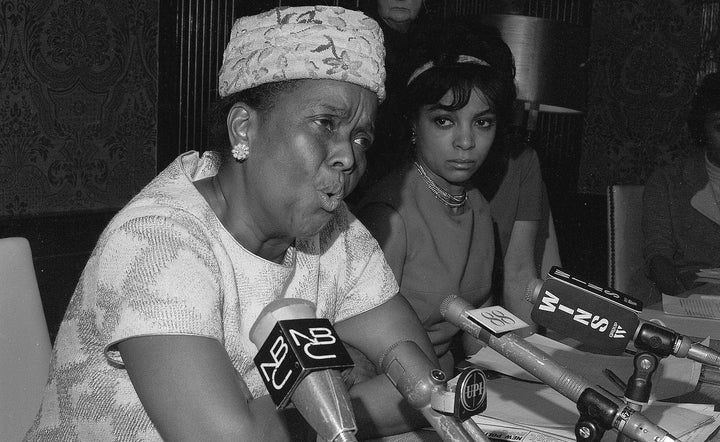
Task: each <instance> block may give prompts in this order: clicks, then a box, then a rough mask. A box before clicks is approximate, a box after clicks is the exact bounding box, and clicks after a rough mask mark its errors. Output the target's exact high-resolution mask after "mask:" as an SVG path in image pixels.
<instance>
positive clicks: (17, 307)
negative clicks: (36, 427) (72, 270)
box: [0, 238, 51, 442]
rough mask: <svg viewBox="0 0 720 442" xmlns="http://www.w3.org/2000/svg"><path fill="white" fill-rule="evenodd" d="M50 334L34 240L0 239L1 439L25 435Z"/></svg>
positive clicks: (44, 369) (35, 409) (43, 378)
mask: <svg viewBox="0 0 720 442" xmlns="http://www.w3.org/2000/svg"><path fill="white" fill-rule="evenodd" d="M50 351H51V344H50V336H49V334H48V329H47V323H46V322H45V313H44V312H43V308H42V301H41V299H40V291H39V290H38V285H37V280H36V277H35V268H34V266H33V261H32V254H31V252H30V244H29V243H28V241H27V239H25V238H2V239H0V440H2V441H8V442H15V441H21V440H22V439H23V436H24V435H25V432H26V431H27V430H28V428H30V425H31V424H32V422H33V419H34V418H35V415H36V414H37V412H38V410H39V408H40V400H41V396H42V391H43V388H44V387H45V383H46V382H47V376H48V367H49V363H50Z"/></svg>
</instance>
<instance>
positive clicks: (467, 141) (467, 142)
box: [455, 127, 475, 150]
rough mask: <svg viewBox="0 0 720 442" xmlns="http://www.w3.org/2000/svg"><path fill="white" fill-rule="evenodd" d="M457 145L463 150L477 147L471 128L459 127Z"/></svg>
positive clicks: (456, 135) (456, 138) (456, 136)
mask: <svg viewBox="0 0 720 442" xmlns="http://www.w3.org/2000/svg"><path fill="white" fill-rule="evenodd" d="M455 147H457V148H459V149H462V150H468V149H472V148H473V147H475V137H473V133H472V130H471V129H470V128H465V127H458V130H457V133H456V134H455Z"/></svg>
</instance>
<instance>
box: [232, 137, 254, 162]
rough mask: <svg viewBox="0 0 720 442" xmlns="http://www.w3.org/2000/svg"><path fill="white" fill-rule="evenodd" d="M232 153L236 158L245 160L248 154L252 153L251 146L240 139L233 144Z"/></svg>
mask: <svg viewBox="0 0 720 442" xmlns="http://www.w3.org/2000/svg"><path fill="white" fill-rule="evenodd" d="M231 153H232V156H233V158H235V159H236V160H238V161H240V162H242V161H245V160H247V157H248V155H250V146H248V145H247V143H243V142H242V141H240V142H238V143H237V144H235V145H234V146H233V148H232V151H231Z"/></svg>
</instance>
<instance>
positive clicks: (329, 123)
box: [315, 118, 335, 132]
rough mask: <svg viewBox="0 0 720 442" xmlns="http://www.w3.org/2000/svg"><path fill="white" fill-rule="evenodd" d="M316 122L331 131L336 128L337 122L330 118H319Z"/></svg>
mask: <svg viewBox="0 0 720 442" xmlns="http://www.w3.org/2000/svg"><path fill="white" fill-rule="evenodd" d="M315 123H316V124H317V125H318V126H320V127H322V128H323V129H326V130H328V131H331V132H332V131H333V130H334V129H335V122H334V121H333V120H332V119H330V118H318V119H316V120H315Z"/></svg>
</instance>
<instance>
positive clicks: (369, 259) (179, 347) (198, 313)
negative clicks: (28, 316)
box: [3, 6, 438, 442]
mask: <svg viewBox="0 0 720 442" xmlns="http://www.w3.org/2000/svg"><path fill="white" fill-rule="evenodd" d="M383 54H384V47H383V41H382V33H381V31H380V29H379V26H378V24H377V23H376V22H375V21H373V20H371V19H369V18H368V17H366V16H365V15H363V14H362V13H360V12H358V11H351V10H347V9H343V8H334V7H324V6H311V7H295V8H277V9H274V10H271V11H268V12H266V13H262V14H259V15H255V16H249V17H243V18H240V19H238V20H237V21H236V22H235V24H234V26H233V30H232V34H231V38H230V41H229V43H228V45H227V48H226V50H225V54H224V58H223V65H222V68H221V70H220V73H219V93H220V96H221V100H220V102H219V105H218V108H217V112H218V113H217V114H216V119H215V122H216V124H217V125H218V127H220V128H221V130H219V131H217V133H219V138H217V139H216V140H215V144H214V145H213V146H211V148H212V150H208V151H206V152H204V153H202V154H199V153H198V152H194V151H193V152H187V153H184V154H182V155H180V156H179V157H178V158H177V159H176V160H175V161H174V162H173V163H172V164H171V165H170V166H169V167H168V168H166V169H165V170H164V171H162V172H161V173H160V174H159V175H158V176H157V177H156V178H155V179H154V180H153V181H152V182H151V183H150V184H148V185H147V186H146V187H145V188H144V189H143V190H142V191H141V192H140V193H139V194H138V195H137V196H136V197H135V198H134V199H133V200H132V201H131V202H130V203H128V205H127V206H126V207H124V208H123V209H122V210H121V211H120V212H119V213H118V214H117V215H116V216H115V217H114V218H113V220H112V221H111V222H110V223H109V225H108V226H107V228H106V229H105V230H104V232H103V233H102V235H101V237H100V238H99V240H98V243H97V245H96V247H95V249H94V251H93V253H92V255H91V257H90V259H89V261H88V263H87V266H86V267H85V269H84V271H83V273H82V276H81V278H80V281H79V283H78V285H77V289H76V291H75V293H74V295H73V297H72V299H71V301H70V303H69V307H68V310H67V312H66V314H65V317H64V319H63V322H62V324H61V327H60V330H59V333H58V335H57V338H56V342H55V346H54V349H53V355H52V361H51V366H50V375H49V381H48V383H47V386H46V389H45V392H44V398H43V402H42V406H41V409H40V411H39V413H38V415H37V418H36V420H35V422H34V424H33V427H32V428H31V429H30V430H29V432H28V434H27V436H26V440H29V441H43V442H47V441H65V440H68V441H69V440H72V441H78V440H87V441H99V440H102V441H106V440H153V441H160V440H172V441H184V440H189V441H200V440H211V441H221V440H256V441H260V440H272V441H279V440H290V439H300V440H302V439H304V438H305V436H307V435H308V433H309V431H308V428H307V427H306V426H305V423H304V421H303V420H302V419H298V416H297V415H294V414H293V410H290V409H286V410H280V411H278V410H276V407H275V404H274V403H273V402H272V401H271V399H270V396H268V392H267V390H266V388H265V386H264V385H263V382H262V380H261V378H260V375H259V372H258V370H257V369H256V368H255V366H254V363H253V357H254V356H255V354H256V353H257V349H256V346H255V344H254V343H253V342H252V341H251V339H250V336H249V330H250V329H251V327H252V326H253V325H254V324H255V322H256V320H257V318H258V316H259V314H260V312H261V311H262V310H263V308H264V307H266V306H267V305H268V304H269V303H271V302H273V301H275V300H278V299H284V298H300V299H303V300H306V301H310V302H312V303H313V304H314V305H315V306H316V314H317V316H318V317H324V318H327V319H329V320H330V321H331V323H333V324H334V328H335V330H336V332H337V334H338V335H339V337H340V338H341V339H342V340H343V341H344V342H346V343H348V344H349V345H351V346H352V347H351V348H352V349H353V351H354V352H353V355H354V356H356V357H357V356H358V354H360V355H362V357H364V358H366V359H367V360H370V361H373V362H375V363H376V364H377V361H378V359H379V357H380V355H382V354H384V352H385V351H386V350H387V349H388V348H389V347H390V346H391V345H393V344H395V343H396V342H399V341H405V340H410V341H413V342H416V343H417V344H418V345H419V346H420V348H421V349H422V350H423V351H424V352H425V353H426V354H427V357H428V358H429V360H430V361H431V364H435V366H437V363H438V361H437V359H436V358H435V355H434V352H433V348H432V345H431V343H430V341H429V339H428V337H427V335H426V333H425V332H424V329H423V327H422V324H421V323H420V322H419V320H418V318H417V316H416V314H415V313H414V311H413V309H412V307H411V306H410V305H409V304H408V303H407V301H406V300H405V298H403V297H402V296H400V295H397V293H398V285H397V283H396V281H395V278H394V276H393V273H392V271H391V269H390V267H389V266H388V265H387V262H386V260H385V258H384V256H383V253H382V250H381V249H380V247H379V246H378V244H377V242H376V241H375V240H374V239H373V238H372V236H371V235H370V233H369V232H368V231H367V230H366V228H365V227H364V226H363V225H362V224H361V223H360V222H359V221H358V220H357V219H355V217H354V216H353V215H352V214H351V213H350V212H349V210H348V208H347V206H346V205H345V204H344V202H343V198H344V196H345V195H347V194H349V193H350V192H351V191H352V189H353V187H354V186H355V185H356V184H357V181H358V178H359V177H360V175H362V173H363V171H364V169H365V150H366V149H367V148H368V147H369V146H370V144H372V141H373V136H374V134H373V132H374V123H373V120H374V117H375V113H376V109H377V106H378V103H379V102H380V101H382V99H383V98H384V95H385V89H384V86H383V80H384V68H383ZM353 371H355V368H353V369H352V371H350V372H346V373H345V375H346V376H345V380H346V382H347V383H348V389H349V393H350V396H351V398H352V401H353V409H354V411H355V416H356V421H357V424H358V427H359V433H358V437H369V436H375V435H387V434H395V433H400V432H403V431H407V430H409V429H413V428H417V427H421V426H426V425H427V423H426V422H425V421H424V419H423V418H422V416H421V415H420V414H419V413H418V412H417V411H416V410H413V409H409V406H408V405H407V403H406V402H405V401H403V400H402V395H401V394H400V393H399V392H398V391H397V390H396V389H395V388H394V387H393V386H392V384H391V383H390V381H389V379H387V377H386V376H384V375H374V373H373V374H372V375H365V373H364V372H356V373H354V372H353ZM3 400H5V399H3ZM310 433H311V432H310Z"/></svg>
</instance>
